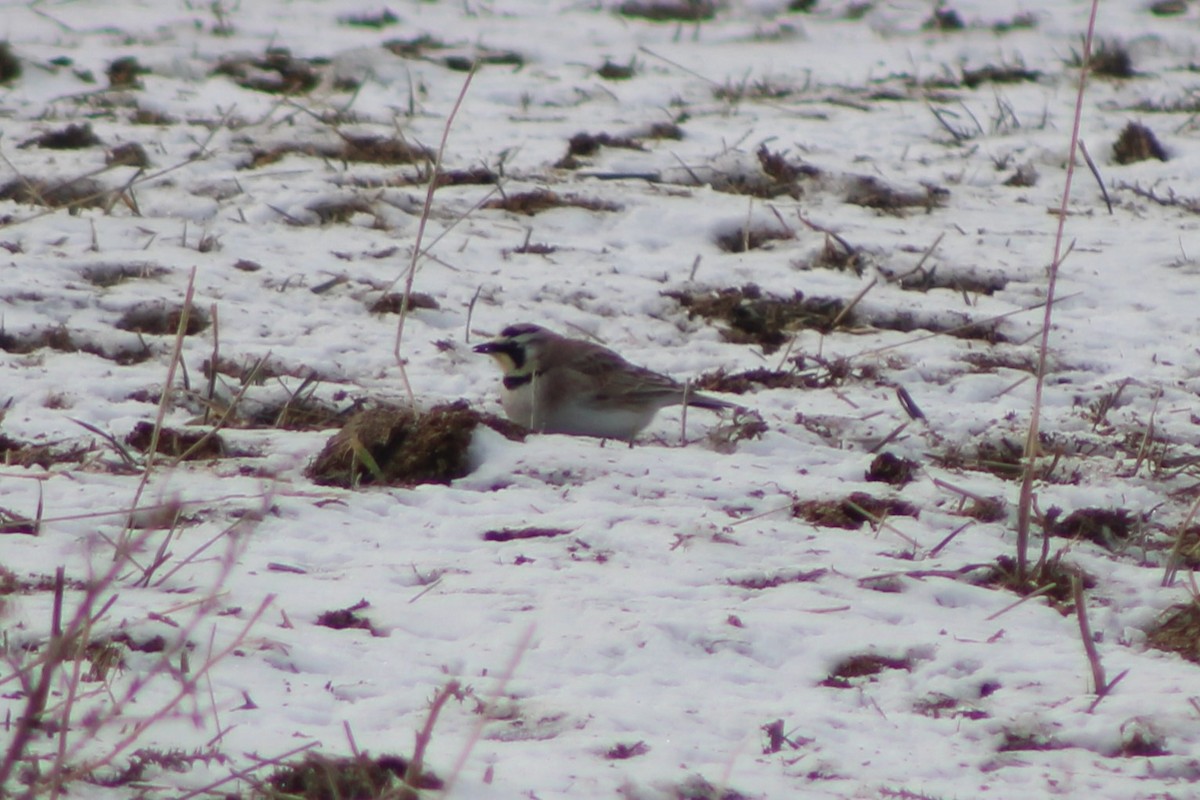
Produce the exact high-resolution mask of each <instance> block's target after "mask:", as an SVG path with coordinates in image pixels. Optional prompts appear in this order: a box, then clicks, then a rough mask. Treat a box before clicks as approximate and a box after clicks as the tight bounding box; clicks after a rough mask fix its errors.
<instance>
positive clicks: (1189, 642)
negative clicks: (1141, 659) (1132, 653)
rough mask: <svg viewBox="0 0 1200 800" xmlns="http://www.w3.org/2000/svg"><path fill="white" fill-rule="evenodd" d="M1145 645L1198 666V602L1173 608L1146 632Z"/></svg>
mask: <svg viewBox="0 0 1200 800" xmlns="http://www.w3.org/2000/svg"><path fill="white" fill-rule="evenodd" d="M1146 641H1147V643H1148V644H1149V645H1150V646H1151V647H1155V648H1157V649H1159V650H1166V651H1167V652H1169V653H1178V654H1179V655H1180V656H1182V657H1183V658H1186V659H1187V660H1188V661H1191V662H1193V663H1196V664H1200V602H1191V603H1188V604H1186V605H1178V606H1173V607H1171V608H1170V609H1168V610H1167V611H1166V613H1165V614H1164V615H1163V618H1162V620H1161V621H1160V622H1158V623H1157V624H1156V625H1155V626H1154V627H1153V628H1151V629H1150V630H1149V631H1148V632H1147V637H1146Z"/></svg>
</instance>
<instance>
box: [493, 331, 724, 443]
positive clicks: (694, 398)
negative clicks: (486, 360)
mask: <svg viewBox="0 0 1200 800" xmlns="http://www.w3.org/2000/svg"><path fill="white" fill-rule="evenodd" d="M473 349H474V351H475V352H476V353H483V354H484V355H488V356H491V357H492V358H493V359H495V361H496V363H497V364H499V366H500V369H501V370H503V372H504V378H503V381H502V384H503V390H502V392H501V403H502V404H503V406H504V413H505V414H506V415H507V416H508V418H509V419H510V420H512V421H513V422H515V423H517V424H519V425H523V426H525V427H526V428H529V429H530V430H533V431H537V432H540V433H565V434H570V435H573V436H594V437H597V438H601V439H622V440H625V441H630V442H631V441H632V440H633V438H634V437H635V436H637V434H638V433H639V432H640V431H641V430H642V429H643V428H645V427H646V426H647V425H649V424H650V420H652V419H654V415H655V414H656V413H658V410H659V409H660V408H665V407H666V406H673V405H682V404H683V403H685V402H686V403H687V405H689V406H696V407H697V408H707V409H712V410H714V411H720V410H723V409H740V408H741V406H738V405H736V404H734V403H728V402H726V401H724V400H720V399H718V398H716V397H710V396H709V395H706V394H699V393H693V392H689V391H687V388H686V387H685V386H684V384H682V383H679V382H678V381H676V380H674V379H673V378H669V377H667V376H666V375H660V374H659V373H657V372H654V371H652V370H649V369H646V368H645V367H639V366H636V365H634V364H631V363H629V362H628V361H626V360H625V359H624V358H622V357H621V356H619V355H617V354H616V353H614V352H613V351H612V350H609V349H608V348H607V347H603V346H601V345H598V344H595V343H593V342H589V341H586V340H583V339H571V338H568V337H566V336H562V335H560V334H557V333H555V332H554V331H551V330H548V329H547V328H543V327H542V326H541V325H534V324H532V323H520V324H517V325H510V326H508V327H507V328H505V329H504V330H502V331H501V332H500V335H499V336H498V337H497V338H495V339H493V340H491V341H490V342H485V343H483V344H480V345H476V346H475V347H474V348H473Z"/></svg>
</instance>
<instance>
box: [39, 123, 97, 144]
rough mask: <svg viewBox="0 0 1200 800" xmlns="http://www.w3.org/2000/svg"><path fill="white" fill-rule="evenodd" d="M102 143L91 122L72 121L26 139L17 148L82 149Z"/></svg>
mask: <svg viewBox="0 0 1200 800" xmlns="http://www.w3.org/2000/svg"><path fill="white" fill-rule="evenodd" d="M101 144H104V143H103V142H101V141H100V137H98V136H97V135H96V134H94V133H92V126H91V124H90V123H87V122H85V123H83V124H82V125H76V124H74V123H72V124H70V125H68V126H67V127H65V128H59V129H57V130H53V131H47V132H46V133H43V134H42V135H41V136H35V137H34V138H32V139H26V140H25V141H23V142H21V143H20V144H19V145H17V148H18V149H21V148H25V147H40V148H41V149H43V150H81V149H83V148H85V147H96V146H97V145H101Z"/></svg>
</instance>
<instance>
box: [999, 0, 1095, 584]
mask: <svg viewBox="0 0 1200 800" xmlns="http://www.w3.org/2000/svg"><path fill="white" fill-rule="evenodd" d="M1099 7H1100V0H1092V10H1091V15H1090V16H1089V18H1088V28H1087V36H1085V37H1084V41H1083V58H1082V60H1081V61H1082V63H1081V65H1080V68H1079V89H1078V91H1077V93H1076V95H1075V118H1074V121H1073V123H1072V126H1071V144H1070V147H1069V150H1068V154H1067V174H1066V178H1065V180H1064V182H1063V193H1062V202H1061V204H1060V205H1059V209H1058V225H1057V229H1056V231H1055V234H1054V256H1053V258H1051V259H1050V276H1049V281H1048V283H1047V285H1046V307H1045V311H1044V313H1043V315H1042V336H1041V343H1040V344H1039V346H1038V360H1037V372H1036V379H1035V380H1034V389H1033V405H1032V407H1031V408H1030V414H1029V434H1028V436H1027V437H1026V438H1025V470H1024V474H1023V476H1022V478H1021V495H1020V501H1019V503H1018V506H1017V579H1018V580H1020V581H1023V580H1025V576H1026V573H1027V571H1028V567H1029V565H1028V554H1027V552H1026V550H1027V548H1028V546H1029V523H1030V519H1031V516H1032V511H1033V481H1034V478H1035V477H1036V475H1037V466H1036V462H1037V455H1038V428H1039V425H1040V423H1041V415H1042V394H1043V390H1044V388H1045V385H1046V364H1047V362H1048V361H1049V352H1050V323H1051V321H1052V318H1053V316H1054V314H1053V311H1054V300H1055V297H1054V293H1055V290H1056V289H1057V287H1058V268H1059V266H1060V265H1061V264H1062V260H1063V259H1064V258H1065V257H1066V253H1064V252H1063V233H1064V231H1065V229H1066V224H1067V209H1068V205H1069V203H1070V201H1071V181H1072V179H1073V178H1074V176H1075V153H1076V152H1077V151H1078V149H1079V129H1080V125H1081V122H1082V120H1083V97H1084V92H1085V91H1086V89H1087V75H1088V69H1089V67H1090V65H1091V54H1092V39H1093V37H1094V35H1095V31H1096V13H1097V11H1098V10H1099Z"/></svg>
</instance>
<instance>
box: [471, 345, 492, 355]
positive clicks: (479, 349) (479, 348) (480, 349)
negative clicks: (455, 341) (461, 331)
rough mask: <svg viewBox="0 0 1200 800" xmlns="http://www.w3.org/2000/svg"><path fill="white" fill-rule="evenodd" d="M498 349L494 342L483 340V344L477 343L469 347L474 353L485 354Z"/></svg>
mask: <svg viewBox="0 0 1200 800" xmlns="http://www.w3.org/2000/svg"><path fill="white" fill-rule="evenodd" d="M498 349H499V348H498V347H497V346H496V342H484V343H483V344H477V345H475V346H474V347H472V348H471V350H472V351H474V352H476V353H485V354H486V353H494V352H496V351H497V350H498Z"/></svg>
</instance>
